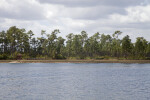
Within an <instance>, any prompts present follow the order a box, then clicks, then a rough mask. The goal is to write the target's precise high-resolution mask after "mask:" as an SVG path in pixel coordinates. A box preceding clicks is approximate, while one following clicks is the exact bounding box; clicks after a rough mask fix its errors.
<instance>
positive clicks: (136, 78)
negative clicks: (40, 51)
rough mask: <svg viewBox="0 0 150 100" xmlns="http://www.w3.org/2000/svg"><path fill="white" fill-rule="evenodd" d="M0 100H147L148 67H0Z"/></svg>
mask: <svg viewBox="0 0 150 100" xmlns="http://www.w3.org/2000/svg"><path fill="white" fill-rule="evenodd" d="M0 100H150V64H111V63H110V64H104V63H103V64H71V63H59V64H54V63H51V64H44V63H43V64H42V63H41V64H38V63H36V64H34V63H33V64H0Z"/></svg>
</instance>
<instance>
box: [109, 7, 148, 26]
mask: <svg viewBox="0 0 150 100" xmlns="http://www.w3.org/2000/svg"><path fill="white" fill-rule="evenodd" d="M149 9H150V5H147V6H135V7H129V8H126V11H127V15H120V14H113V15H111V16H110V17H111V18H112V20H115V21H120V22H122V23H139V22H150V10H149Z"/></svg>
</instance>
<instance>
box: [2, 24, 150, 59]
mask: <svg viewBox="0 0 150 100" xmlns="http://www.w3.org/2000/svg"><path fill="white" fill-rule="evenodd" d="M59 33H60V31H59V30H58V29H56V30H54V31H53V32H52V33H51V34H47V33H46V31H44V30H42V31H41V37H37V38H36V37H35V36H34V33H33V32H32V31H31V30H30V31H28V32H26V30H25V29H19V28H17V27H16V26H12V27H10V28H9V29H8V30H7V31H2V32H0V60H2V59H4V60H5V59H15V58H16V56H17V55H18V54H22V56H23V58H24V59H34V58H40V59H114V58H115V59H150V42H148V41H147V40H146V39H144V38H143V37H137V39H136V42H135V43H132V41H131V39H130V37H129V36H128V35H127V36H125V37H124V38H123V39H119V38H118V37H119V35H121V34H122V32H120V31H116V32H114V34H112V36H111V35H105V34H100V33H98V32H97V33H95V34H94V35H93V36H91V37H88V34H87V33H86V31H82V32H81V33H80V34H73V33H70V34H68V35H67V36H66V39H64V38H62V37H58V34H59Z"/></svg>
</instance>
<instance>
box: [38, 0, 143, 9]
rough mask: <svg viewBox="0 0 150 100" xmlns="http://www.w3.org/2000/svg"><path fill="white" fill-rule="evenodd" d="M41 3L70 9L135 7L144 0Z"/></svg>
mask: <svg viewBox="0 0 150 100" xmlns="http://www.w3.org/2000/svg"><path fill="white" fill-rule="evenodd" d="M38 1H39V2H41V3H50V4H61V5H65V6H70V7H86V6H97V5H105V6H120V7H126V6H134V5H140V4H141V3H143V2H144V1H143V0H38Z"/></svg>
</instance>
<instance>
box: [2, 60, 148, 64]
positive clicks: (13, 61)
mask: <svg viewBox="0 0 150 100" xmlns="http://www.w3.org/2000/svg"><path fill="white" fill-rule="evenodd" d="M0 63H127V64H132V63H133V64H134V63H139V64H142V63H150V60H0Z"/></svg>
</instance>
